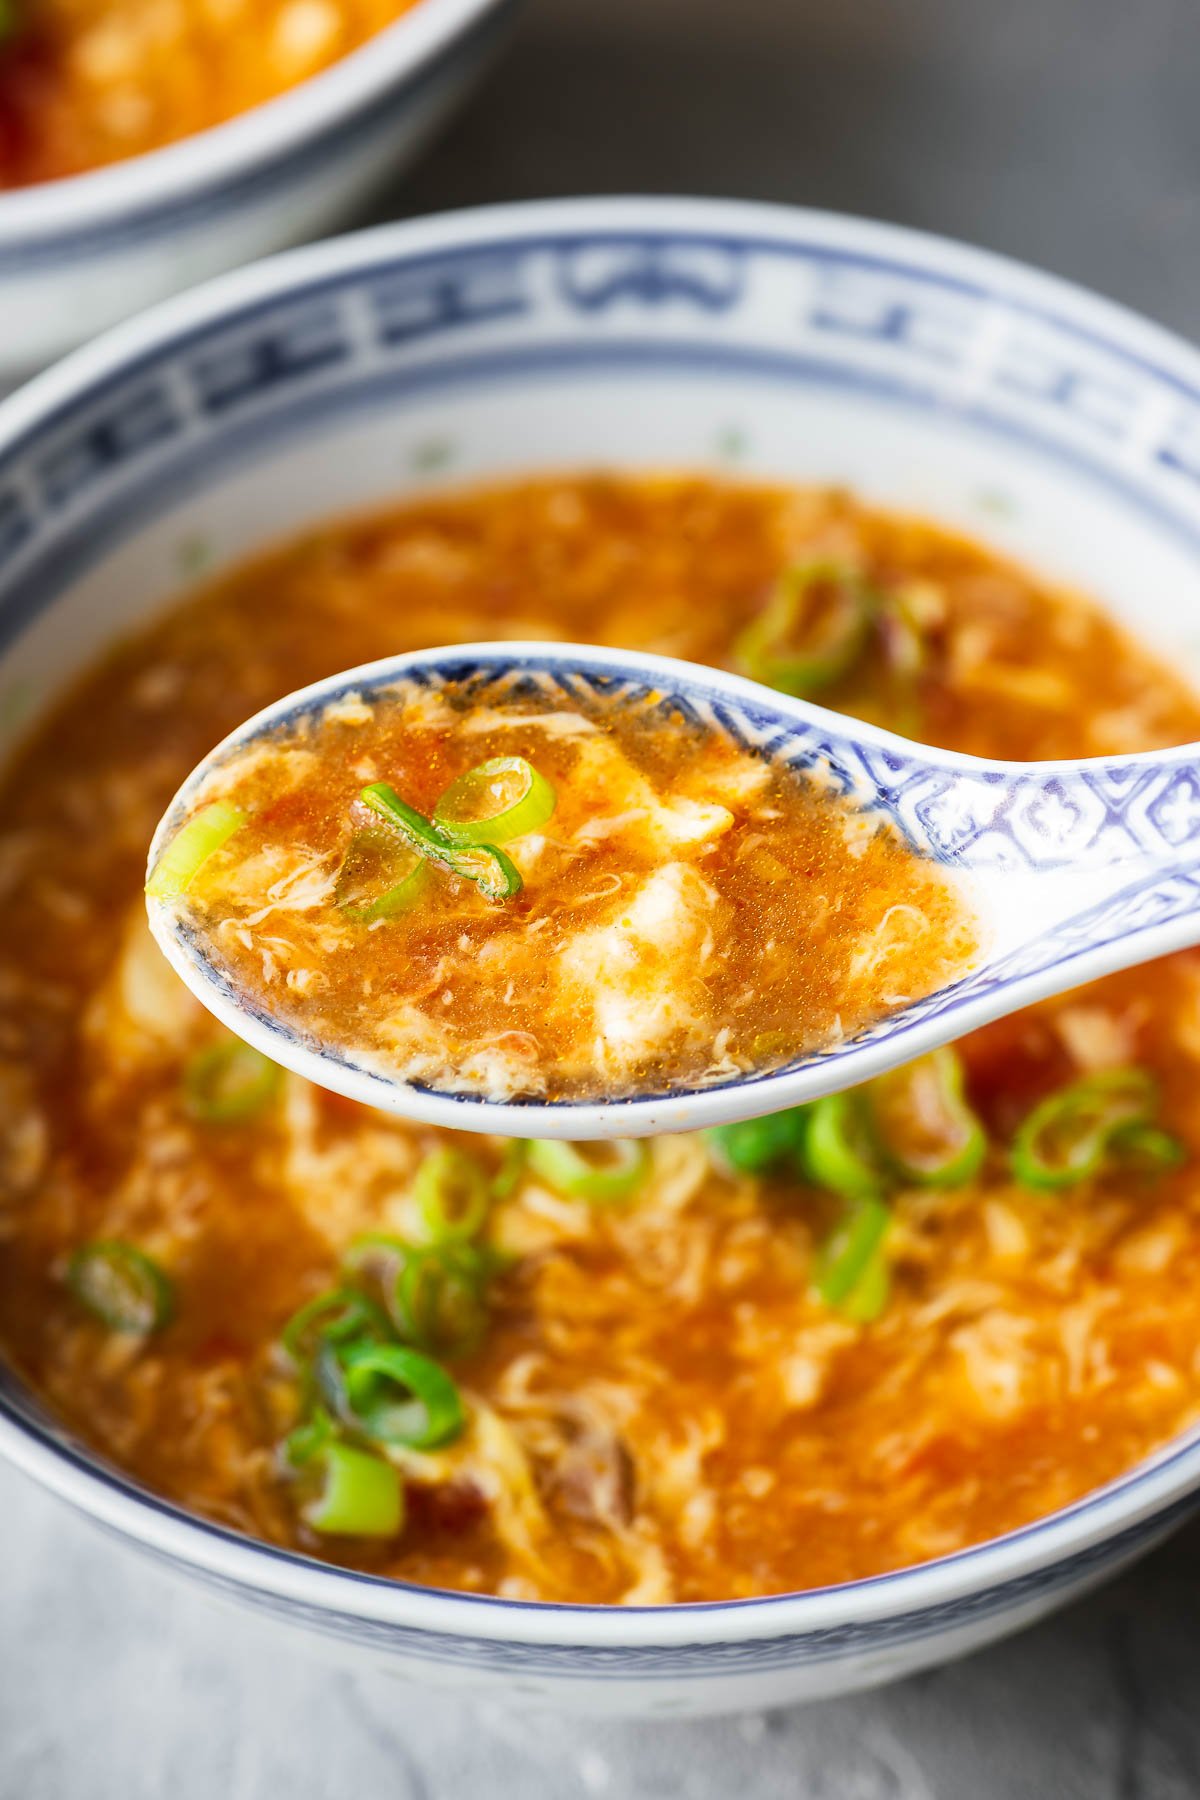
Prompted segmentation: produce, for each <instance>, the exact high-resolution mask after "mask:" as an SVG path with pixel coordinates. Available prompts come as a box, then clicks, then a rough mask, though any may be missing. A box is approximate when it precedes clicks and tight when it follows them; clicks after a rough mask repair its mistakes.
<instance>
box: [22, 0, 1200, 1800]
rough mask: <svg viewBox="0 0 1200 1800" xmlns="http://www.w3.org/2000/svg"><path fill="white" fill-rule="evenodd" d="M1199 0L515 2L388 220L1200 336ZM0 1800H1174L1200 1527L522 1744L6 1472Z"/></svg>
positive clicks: (1192, 1751)
mask: <svg viewBox="0 0 1200 1800" xmlns="http://www.w3.org/2000/svg"><path fill="white" fill-rule="evenodd" d="M1198 70H1200V5H1197V3H1196V0H1140V4H1139V5H1137V6H1130V5H1128V4H1127V3H1126V0H1122V3H1120V4H1118V0H988V3H984V0H531V4H530V6H529V8H528V10H527V12H526V15H525V18H524V21H523V23H522V24H521V26H520V28H519V30H518V32H517V35H516V37H515V40H514V42H513V45H512V47H511V49H510V51H509V53H508V55H507V57H506V59H505V61H504V62H503V63H502V64H501V66H500V67H499V68H498V70H497V71H496V74H495V76H494V78H493V80H492V81H491V83H490V84H489V86H488V87H487V89H486V91H485V92H484V93H482V94H481V95H480V96H479V97H478V99H477V100H476V101H475V103H474V104H473V106H472V107H471V108H470V110H469V111H468V112H467V113H466V114H464V115H463V117H462V119H461V120H460V121H459V122H458V123H457V124H456V125H455V126H454V127H453V129H452V131H451V132H450V134H449V135H448V136H447V137H446V138H445V140H444V141H443V143H442V144H441V145H440V146H439V147H438V148H437V149H436V150H435V151H434V152H433V153H432V155H431V156H430V157H429V159H428V161H427V162H426V163H425V165H424V166H423V167H422V169H421V170H419V171H418V172H417V173H416V174H415V175H414V176H412V177H410V178H409V179H408V180H407V181H406V182H405V183H403V184H402V185H400V186H398V187H397V190H396V192H395V193H394V194H393V195H392V196H391V197H390V200H389V203H388V206H387V208H386V209H385V211H386V213H391V214H396V215H399V214H402V213H406V212H413V211H424V210H429V209H431V208H440V207H449V206H462V205H468V204H471V203H473V202H477V201H485V200H502V199H512V198H523V197H527V196H532V195H540V194H566V193H571V192H599V191H626V192H628V191H634V190H643V191H659V192H670V191H675V192H693V193H718V194H738V195H750V196H756V197H760V198H766V199H774V200H789V201H803V202H807V203H810V204H813V205H819V206H828V207H835V208H842V209H846V210H849V211H853V212H862V213H869V214H875V215H876V216H879V217H884V218H889V219H895V220H901V221H905V222H908V223H911V224H916V225H920V226H924V227H926V228H929V229H932V230H938V231H945V232H948V233H950V234H952V235H956V236H960V237H965V238H971V239H974V240H976V241H978V242H981V243H985V244H988V245H990V246H992V247H993V248H996V249H1000V250H1005V251H1008V252H1010V253H1012V254H1014V255H1017V256H1022V257H1026V258H1028V259H1030V260H1032V261H1035V262H1039V263H1042V264H1043V265H1045V266H1047V267H1049V268H1052V269H1055V270H1057V271H1059V272H1060V273H1063V274H1066V275H1071V276H1074V277H1076V278H1077V279H1079V280H1082V281H1085V282H1089V283H1091V284H1093V285H1095V286H1098V287H1100V288H1102V289H1104V290H1106V291H1108V292H1109V293H1112V294H1114V295H1116V296H1118V297H1119V298H1121V299H1124V300H1127V301H1129V302H1130V303H1131V304H1133V305H1135V306H1139V307H1142V308H1144V309H1145V310H1147V311H1148V312H1150V313H1152V314H1154V315H1156V316H1157V317H1159V318H1161V319H1163V320H1165V321H1167V322H1168V323H1170V324H1173V325H1175V326H1176V327H1177V328H1179V329H1181V330H1183V331H1190V332H1192V333H1193V334H1195V333H1197V332H1200V103H1198V102H1197V72H1198ZM0 1521H2V1522H3V1528H2V1529H0V1800H258V1797H259V1796H262V1797H264V1800H276V1797H278V1800H391V1797H393V1796H395V1797H397V1800H474V1797H475V1796H477V1795H486V1796H487V1800H573V1797H574V1796H581V1797H588V1796H605V1795H608V1796H613V1797H614V1800H731V1797H732V1796H735V1795H736V1796H737V1797H738V1800H767V1796H771V1797H772V1800H774V1797H775V1796H797V1797H798V1800H801V1797H802V1800H1043V1797H1044V1800H1196V1797H1197V1796H1200V1708H1198V1707H1197V1703H1196V1693H1197V1685H1196V1681H1197V1670H1198V1669H1200V1526H1198V1527H1196V1528H1193V1529H1191V1530H1187V1531H1184V1532H1183V1533H1181V1534H1180V1535H1179V1536H1178V1537H1177V1538H1176V1539H1175V1540H1174V1542H1173V1543H1171V1544H1170V1545H1169V1546H1167V1547H1166V1548H1165V1549H1163V1550H1160V1551H1159V1552H1158V1553H1157V1554H1156V1555H1155V1556H1153V1557H1151V1558H1150V1559H1149V1560H1148V1561H1146V1562H1145V1563H1143V1564H1142V1565H1141V1566H1140V1567H1139V1568H1137V1569H1136V1570H1134V1571H1133V1572H1132V1573H1131V1574H1129V1575H1127V1576H1125V1577H1124V1578H1123V1579H1122V1580H1121V1581H1119V1582H1117V1583H1116V1584H1114V1585H1112V1586H1110V1587H1109V1588H1107V1589H1105V1590H1103V1591H1102V1592H1101V1593H1099V1594H1098V1595H1096V1596H1095V1597H1094V1598H1092V1599H1090V1600H1088V1601H1086V1602H1085V1603H1083V1604H1082V1605H1080V1606H1077V1607H1076V1608H1075V1609H1074V1610H1072V1611H1070V1612H1068V1613H1066V1614H1065V1615H1062V1616H1060V1617H1059V1618H1057V1619H1055V1620H1052V1621H1051V1622H1049V1623H1048V1624H1046V1625H1043V1626H1041V1627H1040V1628H1039V1629H1037V1630H1035V1631H1031V1632H1029V1633H1027V1634H1025V1635H1024V1636H1023V1637H1020V1638H1017V1639H1014V1640H1013V1641H1012V1642H1010V1643H1008V1644H1004V1645H1001V1646H999V1647H998V1648H996V1649H993V1650H990V1651H986V1652H984V1653H982V1654H980V1655H978V1656H976V1657H974V1658H972V1659H970V1660H968V1661H967V1662H964V1663H960V1664H959V1665H957V1666H956V1667H953V1668H950V1669H946V1670H942V1671H938V1672H935V1673H933V1674H929V1675H924V1676H920V1677H918V1678H917V1679H915V1680H912V1681H909V1682H906V1683H903V1684H901V1685H900V1686H897V1687H894V1688H891V1689H888V1690H885V1691H883V1692H880V1693H878V1694H874V1695H868V1696H863V1697H859V1698H856V1699H852V1700H846V1701H839V1702H830V1703H825V1704H822V1705H820V1706H815V1707H811V1708H808V1709H806V1710H802V1711H795V1712H791V1713H782V1714H770V1715H767V1716H765V1717H754V1716H751V1717H747V1718H744V1719H738V1720H727V1721H720V1720H718V1721H712V1722H709V1723H705V1724H698V1725H684V1724H670V1725H661V1724H655V1725H654V1726H643V1725H636V1724H613V1725H607V1724H603V1725H602V1724H586V1723H585V1724H581V1723H579V1722H569V1721H559V1720H555V1719H548V1720H547V1719H541V1720H539V1721H537V1722H536V1723H535V1724H534V1723H529V1722H528V1721H524V1720H522V1719H520V1718H517V1717H514V1716H513V1715H511V1714H510V1713H509V1712H508V1711H507V1710H505V1709H503V1708H501V1707H499V1706H496V1705H485V1706H476V1707H464V1706H463V1705H461V1704H459V1703H456V1702H454V1701H453V1700H451V1699H449V1698H446V1697H439V1696H436V1695H429V1694H426V1693H420V1692H415V1691H409V1690H406V1689H404V1688H401V1687H399V1686H398V1685H397V1684H396V1683H394V1682H392V1681H390V1680H388V1679H386V1678H384V1677H381V1676H374V1675H370V1674H357V1675H349V1674H344V1673H338V1672H331V1671H330V1670H329V1669H328V1668H326V1667H325V1666H323V1665H322V1664H321V1663H320V1662H319V1661H317V1660H314V1659H313V1658H312V1656H311V1655H310V1654H309V1653H307V1652H306V1651H305V1650H304V1649H302V1648H301V1647H300V1646H297V1645H294V1644H292V1643H290V1642H289V1641H287V1640H286V1639H284V1640H281V1639H280V1638H279V1637H278V1636H277V1635H276V1634H274V1633H272V1634H269V1635H267V1634H265V1633H264V1632H263V1630H262V1628H261V1627H259V1626H256V1625H252V1624H249V1623H247V1624H246V1625H244V1626H242V1625H241V1624H240V1623H239V1622H238V1621H237V1620H236V1619H235V1618H234V1617H233V1616H232V1615H228V1614H224V1613H219V1612H215V1611H212V1610H210V1607H209V1605H208V1603H207V1602H205V1601H203V1600H201V1599H200V1598H198V1597H197V1596H196V1595H194V1594H192V1593H191V1592H190V1591H189V1590H188V1589H186V1588H185V1587H182V1586H180V1585H177V1584H175V1583H174V1582H172V1581H170V1580H168V1579H167V1578H166V1577H165V1576H163V1575H161V1574H159V1573H158V1572H157V1571H154V1570H151V1569H150V1568H148V1567H144V1566H143V1565H142V1564H141V1562H140V1561H139V1560H138V1559H136V1558H135V1557H134V1556H133V1555H131V1554H130V1553H129V1552H126V1551H121V1550H118V1549H115V1548H114V1547H112V1546H111V1545H110V1544H109V1543H108V1542H107V1541H106V1540H104V1539H102V1538H100V1537H99V1536H98V1535H96V1534H95V1533H94V1532H93V1530H92V1529H91V1528H90V1527H87V1526H85V1525H83V1524H82V1523H80V1522H79V1521H77V1520H76V1519H74V1518H73V1517H72V1516H71V1515H70V1514H69V1513H68V1512H67V1511H66V1510H65V1509H64V1508H62V1507H60V1506H59V1505H57V1504H56V1503H54V1502H52V1501H51V1500H49V1499H47V1498H46V1497H45V1496H43V1495H42V1494H40V1493H38V1492H37V1491H35V1490H34V1489H33V1488H32V1487H31V1486H30V1485H29V1484H28V1483H27V1482H25V1481H24V1480H22V1479H20V1478H18V1477H17V1476H16V1475H14V1474H12V1473H11V1472H9V1471H7V1470H4V1469H0Z"/></svg>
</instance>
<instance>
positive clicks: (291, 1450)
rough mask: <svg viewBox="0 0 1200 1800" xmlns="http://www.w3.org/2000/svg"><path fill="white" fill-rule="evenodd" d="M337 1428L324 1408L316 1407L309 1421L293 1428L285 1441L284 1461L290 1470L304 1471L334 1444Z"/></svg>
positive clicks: (283, 1447) (283, 1449)
mask: <svg viewBox="0 0 1200 1800" xmlns="http://www.w3.org/2000/svg"><path fill="white" fill-rule="evenodd" d="M336 1435H337V1427H336V1425H335V1424H334V1422H333V1419H332V1418H331V1417H330V1415H329V1413H328V1412H326V1410H325V1408H324V1407H323V1406H314V1408H313V1410H312V1412H311V1413H310V1414H309V1416H308V1417H307V1419H305V1420H303V1421H302V1423H301V1424H299V1425H296V1426H294V1427H293V1429H292V1430H291V1431H289V1432H288V1434H287V1436H286V1437H285V1438H284V1440H283V1445H282V1451H283V1460H284V1461H285V1462H286V1463H287V1464H288V1466H289V1467H290V1468H293V1469H302V1468H303V1467H304V1465H305V1463H309V1462H311V1461H312V1459H313V1457H314V1456H315V1455H316V1454H317V1452H318V1451H319V1450H323V1449H324V1448H325V1446H326V1444H330V1443H332V1442H333V1439H334V1438H335V1436H336Z"/></svg>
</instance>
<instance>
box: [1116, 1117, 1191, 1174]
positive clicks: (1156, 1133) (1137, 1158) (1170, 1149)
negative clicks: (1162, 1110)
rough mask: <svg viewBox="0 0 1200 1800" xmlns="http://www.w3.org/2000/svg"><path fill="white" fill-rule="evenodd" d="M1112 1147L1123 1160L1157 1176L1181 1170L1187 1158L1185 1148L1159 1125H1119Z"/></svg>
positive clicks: (1185, 1146) (1172, 1134) (1183, 1144)
mask: <svg viewBox="0 0 1200 1800" xmlns="http://www.w3.org/2000/svg"><path fill="white" fill-rule="evenodd" d="M1112 1145H1113V1149H1114V1150H1118V1151H1119V1152H1120V1154H1121V1156H1122V1158H1123V1159H1125V1160H1128V1161H1130V1162H1132V1163H1135V1164H1140V1165H1141V1167H1143V1168H1146V1169H1151V1170H1154V1171H1155V1172H1156V1173H1158V1172H1161V1173H1166V1172H1167V1171H1169V1170H1171V1169H1180V1168H1182V1167H1183V1165H1184V1163H1185V1162H1186V1161H1187V1159H1188V1152H1187V1145H1186V1144H1185V1143H1184V1142H1183V1141H1182V1139H1180V1138H1177V1137H1176V1136H1175V1134H1174V1132H1173V1131H1164V1130H1163V1128H1162V1126H1161V1125H1122V1127H1121V1129H1120V1130H1119V1131H1117V1132H1115V1133H1114V1135H1113V1140H1112Z"/></svg>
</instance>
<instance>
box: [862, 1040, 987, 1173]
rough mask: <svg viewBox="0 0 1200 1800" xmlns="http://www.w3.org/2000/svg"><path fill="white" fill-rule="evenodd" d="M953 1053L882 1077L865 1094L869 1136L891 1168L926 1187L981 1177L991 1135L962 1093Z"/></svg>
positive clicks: (928, 1058) (959, 1064) (943, 1052)
mask: <svg viewBox="0 0 1200 1800" xmlns="http://www.w3.org/2000/svg"><path fill="white" fill-rule="evenodd" d="M964 1080H965V1076H964V1071H963V1066H962V1062H961V1060H960V1058H959V1057H958V1056H957V1055H956V1053H955V1052H954V1051H953V1050H951V1049H941V1050H934V1051H932V1052H931V1053H930V1054H929V1055H928V1056H919V1057H917V1059H916V1061H915V1062H910V1063H906V1064H905V1065H904V1067H903V1068H900V1069H893V1070H892V1071H891V1072H890V1073H889V1074H887V1075H880V1076H878V1077H877V1078H876V1080H874V1081H872V1082H870V1083H869V1084H868V1085H867V1087H866V1089H865V1090H864V1092H865V1094H866V1102H867V1108H868V1114H869V1119H870V1125H871V1131H872V1134H873V1136H874V1139H875V1143H876V1145H877V1147H878V1149H879V1152H880V1154H881V1156H882V1158H883V1160H884V1162H885V1163H886V1164H887V1166H888V1168H889V1169H892V1170H894V1171H895V1173H896V1174H897V1175H899V1176H901V1177H902V1178H903V1179H904V1180H905V1181H911V1182H916V1183H919V1184H920V1185H921V1186H923V1187H936V1188H953V1187H963V1186H965V1185H966V1183H967V1182H968V1181H970V1180H971V1179H972V1177H973V1176H975V1175H977V1174H978V1173H979V1169H980V1167H981V1165H982V1163H983V1159H984V1157H985V1156H986V1155H987V1134H986V1133H985V1131H984V1129H983V1126H982V1124H981V1123H980V1121H979V1120H978V1119H977V1118H976V1116H975V1114H974V1113H973V1112H972V1111H971V1108H970V1106H969V1105H968V1103H967V1099H966V1096H965V1094H964V1091H963V1088H964Z"/></svg>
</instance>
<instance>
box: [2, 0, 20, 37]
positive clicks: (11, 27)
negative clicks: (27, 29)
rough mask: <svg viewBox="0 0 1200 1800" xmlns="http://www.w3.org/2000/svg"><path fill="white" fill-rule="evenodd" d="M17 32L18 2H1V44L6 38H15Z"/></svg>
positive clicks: (10, 0)
mask: <svg viewBox="0 0 1200 1800" xmlns="http://www.w3.org/2000/svg"><path fill="white" fill-rule="evenodd" d="M16 31H17V5H16V0H0V44H2V43H3V42H4V40H5V38H9V37H15V36H16Z"/></svg>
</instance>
